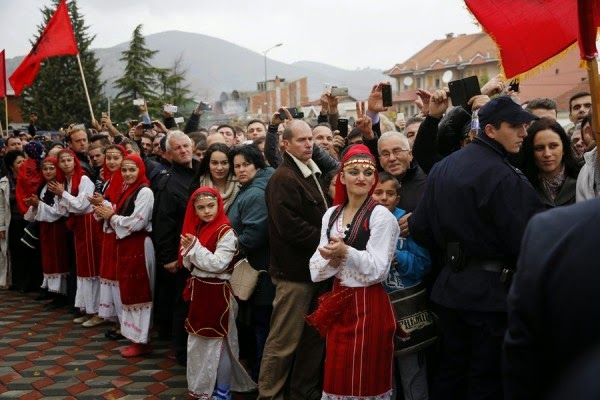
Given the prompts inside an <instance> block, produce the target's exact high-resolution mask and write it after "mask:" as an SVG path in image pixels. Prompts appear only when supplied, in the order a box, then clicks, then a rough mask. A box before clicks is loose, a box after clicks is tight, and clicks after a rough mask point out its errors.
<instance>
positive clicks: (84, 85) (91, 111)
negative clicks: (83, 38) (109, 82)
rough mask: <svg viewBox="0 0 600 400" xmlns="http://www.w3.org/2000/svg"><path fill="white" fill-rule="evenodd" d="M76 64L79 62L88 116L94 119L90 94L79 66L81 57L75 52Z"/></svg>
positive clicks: (81, 68)
mask: <svg viewBox="0 0 600 400" xmlns="http://www.w3.org/2000/svg"><path fill="white" fill-rule="evenodd" d="M77 64H79V72H81V80H82V81H83V89H84V90H85V98H86V99H87V103H88V107H89V108H90V117H91V118H92V121H93V120H94V110H92V101H91V100H90V94H89V93H88V88H87V83H85V75H84V74H83V67H82V66H81V58H79V53H77Z"/></svg>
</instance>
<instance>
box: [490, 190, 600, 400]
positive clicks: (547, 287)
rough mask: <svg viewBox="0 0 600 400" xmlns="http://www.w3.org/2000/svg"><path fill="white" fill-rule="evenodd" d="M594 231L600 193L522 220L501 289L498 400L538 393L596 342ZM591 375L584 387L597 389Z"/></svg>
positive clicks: (598, 276)
mask: <svg viewBox="0 0 600 400" xmlns="http://www.w3.org/2000/svg"><path fill="white" fill-rule="evenodd" d="M599 235H600V199H594V200H588V201H584V202H581V203H577V204H575V205H572V206H567V207H557V208H555V209H553V210H550V211H547V212H544V213H541V214H539V215H536V216H535V217H534V218H532V220H531V222H530V223H529V225H528V226H527V229H526V231H525V234H524V236H523V250H522V252H521V254H520V256H519V261H518V263H517V273H516V275H515V278H514V282H513V285H512V287H511V289H510V292H509V295H508V331H507V333H506V336H505V339H504V373H503V374H502V375H503V377H504V392H505V398H506V399H513V400H520V399H546V398H547V397H546V396H547V395H548V394H550V393H552V392H553V385H555V384H558V383H559V382H561V381H564V380H563V379H562V375H563V374H564V373H565V372H567V371H569V370H571V369H572V368H573V367H577V366H581V365H582V364H581V360H580V357H582V356H584V355H589V354H590V353H591V351H592V350H593V349H595V348H597V345H598V334H597V332H600V297H599V293H600V292H599V291H598V286H599V285H598V282H599V281H600V270H598V261H597V257H598V256H597V253H596V251H597V249H598V236H599ZM595 355H596V357H597V355H598V353H596V354H595ZM596 360H597V358H596ZM596 366H597V363H596ZM573 372H574V371H573ZM580 373H581V371H580ZM597 380H598V372H597V370H596V372H595V381H594V383H593V384H591V385H590V382H589V381H588V382H587V385H589V386H592V387H595V388H596V390H597V388H598V385H597V383H595V382H597ZM585 388H586V386H583V387H581V389H585ZM557 398H558V397H557ZM580 398H582V397H579V396H577V395H575V394H574V393H571V395H570V396H568V397H561V399H580ZM587 398H591V397H587ZM593 398H596V399H597V398H598V397H597V396H596V397H593Z"/></svg>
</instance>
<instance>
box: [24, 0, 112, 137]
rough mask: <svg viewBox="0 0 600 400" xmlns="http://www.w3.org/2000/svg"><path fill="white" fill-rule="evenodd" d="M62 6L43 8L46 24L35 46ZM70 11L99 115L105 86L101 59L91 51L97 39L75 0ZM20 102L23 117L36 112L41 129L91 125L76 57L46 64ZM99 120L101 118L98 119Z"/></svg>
mask: <svg viewBox="0 0 600 400" xmlns="http://www.w3.org/2000/svg"><path fill="white" fill-rule="evenodd" d="M59 3H60V0H53V6H52V7H51V8H49V7H44V8H43V9H42V10H41V11H42V14H43V16H44V23H43V24H41V25H39V26H38V34H37V36H36V38H35V40H34V41H32V45H33V44H34V43H35V42H36V41H37V39H38V38H39V36H40V35H41V34H42V31H43V30H44V27H45V26H46V24H47V23H48V21H49V20H50V18H51V17H52V15H53V14H54V12H55V11H56V8H57V7H58V4H59ZM68 8H69V13H70V15H71V22H72V24H73V31H74V32H75V39H76V41H77V47H78V48H79V57H80V59H81V64H82V67H83V71H84V74H85V80H86V83H87V87H88V92H89V95H90V99H91V102H92V108H93V110H94V113H96V114H100V110H99V107H100V106H99V105H100V101H101V98H102V89H103V86H104V83H103V82H102V81H101V80H100V74H101V67H100V66H99V62H98V59H97V58H96V56H95V55H94V53H93V52H92V51H91V49H90V46H91V44H92V42H93V41H94V38H95V36H90V35H89V34H88V27H87V26H86V25H85V22H84V18H83V15H81V14H80V13H79V9H78V8H77V3H76V2H75V1H74V0H73V1H71V2H70V3H69V4H68ZM20 102H21V103H20V104H21V110H22V113H23V117H24V118H25V119H26V120H28V117H29V113H30V112H36V113H37V114H38V117H39V119H38V125H39V127H40V128H42V129H52V130H58V129H59V128H60V127H61V126H62V125H63V124H67V123H72V122H77V123H87V124H88V125H89V124H90V123H91V120H90V111H89V107H88V104H87V100H86V98H85V91H84V88H83V82H82V80H81V73H80V71H79V65H78V64H77V58H76V57H74V56H62V57H52V58H48V59H46V60H45V61H43V62H42V66H41V68H40V71H39V72H38V74H37V77H36V79H35V81H34V83H33V85H32V86H31V87H29V88H27V89H25V90H24V91H23V94H22V95H21V96H20ZM96 119H100V118H99V116H96Z"/></svg>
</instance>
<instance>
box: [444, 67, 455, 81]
mask: <svg viewBox="0 0 600 400" xmlns="http://www.w3.org/2000/svg"><path fill="white" fill-rule="evenodd" d="M452 75H454V74H453V73H452V71H450V70H448V71H446V72H444V73H443V74H442V82H444V83H448V82H450V80H451V79H452Z"/></svg>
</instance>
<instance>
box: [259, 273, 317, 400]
mask: <svg viewBox="0 0 600 400" xmlns="http://www.w3.org/2000/svg"><path fill="white" fill-rule="evenodd" d="M272 280H273V284H274V285H275V288H276V292H275V300H274V301H273V314H272V316H271V330H270V332H269V337H268V338H267V343H266V344H265V350H264V354H263V359H262V363H261V366H260V377H259V380H258V391H259V396H258V399H259V400H281V399H284V387H285V384H286V381H287V379H288V376H289V380H290V383H289V399H290V400H313V399H315V400H317V399H320V398H321V394H322V385H323V357H324V354H325V352H324V350H325V340H324V339H323V338H321V337H320V336H319V334H318V333H317V331H316V330H315V329H314V328H312V327H311V326H308V325H307V324H306V322H305V320H304V317H306V315H307V314H310V313H311V312H312V311H313V310H314V308H315V307H316V304H317V299H318V297H319V296H320V295H321V294H323V293H324V292H325V291H326V290H327V289H328V286H329V285H328V283H323V282H321V283H308V282H292V281H286V280H282V279H276V278H272ZM285 398H286V399H287V396H286V397H285Z"/></svg>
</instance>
